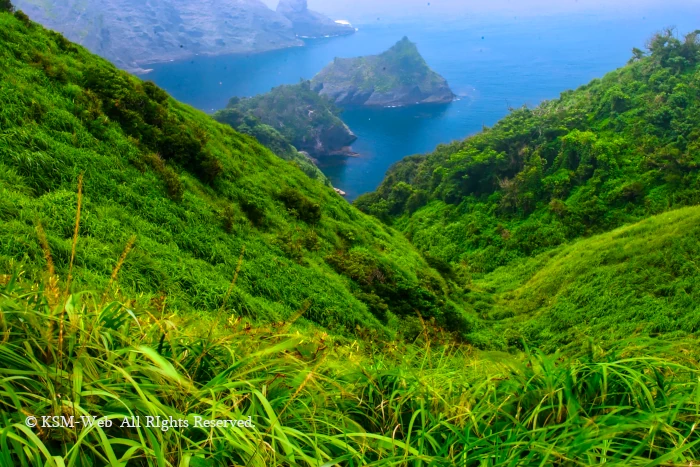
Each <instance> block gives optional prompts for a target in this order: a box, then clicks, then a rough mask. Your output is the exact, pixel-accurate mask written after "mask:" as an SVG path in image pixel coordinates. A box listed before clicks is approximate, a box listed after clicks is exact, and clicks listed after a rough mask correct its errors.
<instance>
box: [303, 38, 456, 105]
mask: <svg viewBox="0 0 700 467" xmlns="http://www.w3.org/2000/svg"><path fill="white" fill-rule="evenodd" d="M311 87H312V89H313V90H314V91H316V92H318V93H319V94H321V95H323V96H328V97H329V98H330V99H332V100H333V101H334V102H335V103H336V104H338V105H341V106H375V107H391V106H408V105H416V104H446V103H449V102H452V101H453V100H454V98H455V95H454V93H453V92H452V90H451V89H450V86H449V85H448V84H447V81H446V80H445V78H443V77H442V76H440V75H438V74H437V73H435V72H434V71H433V70H431V69H430V67H429V66H428V64H427V63H426V62H425V60H424V59H423V57H422V56H421V55H420V53H419V52H418V48H417V47H416V45H415V44H414V43H413V42H411V41H409V40H408V38H407V37H404V38H403V39H402V40H400V41H399V42H398V43H396V45H394V46H393V47H392V48H391V49H389V50H387V51H386V52H384V53H382V54H381V55H370V56H366V57H358V58H336V59H335V60H334V61H333V63H331V64H330V65H328V66H327V67H326V68H324V69H323V70H322V71H321V72H320V73H319V74H318V75H316V76H315V77H314V78H313V79H312V80H311Z"/></svg>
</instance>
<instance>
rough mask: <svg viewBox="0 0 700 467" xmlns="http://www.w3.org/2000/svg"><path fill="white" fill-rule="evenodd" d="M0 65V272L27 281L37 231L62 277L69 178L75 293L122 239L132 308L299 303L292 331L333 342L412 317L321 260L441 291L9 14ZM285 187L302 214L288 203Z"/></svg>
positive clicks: (109, 261) (138, 90) (300, 192)
mask: <svg viewBox="0 0 700 467" xmlns="http://www.w3.org/2000/svg"><path fill="white" fill-rule="evenodd" d="M0 65H1V66H0V221H1V222H0V270H1V271H5V272H7V271H11V270H14V268H15V267H16V265H22V266H21V267H22V268H23V270H24V271H25V272H26V274H27V277H28V278H30V279H33V280H37V279H39V278H40V274H41V271H42V270H44V269H45V265H44V255H43V253H42V250H41V248H40V245H39V242H38V240H37V235H36V226H37V225H38V224H39V223H41V225H43V228H44V229H45V231H46V236H47V238H48V243H49V246H50V248H51V251H53V255H54V260H55V263H56V268H57V271H58V274H59V275H60V276H62V277H64V278H65V275H66V274H67V270H68V267H69V262H70V256H71V250H72V238H73V230H74V224H75V221H74V219H75V216H76V209H77V203H78V197H77V195H76V190H77V185H78V178H79V176H80V175H81V174H82V175H83V177H84V187H83V200H82V219H81V226H80V240H79V245H78V249H79V253H80V254H79V255H78V256H77V261H76V264H75V270H74V281H73V285H75V287H77V288H78V289H81V288H91V289H92V288H96V289H102V288H104V287H106V286H107V284H108V282H109V277H110V271H111V270H112V269H113V266H114V263H115V262H116V260H117V258H118V257H119V255H120V254H121V252H122V251H123V249H124V246H125V245H126V244H127V242H128V241H129V240H130V239H131V238H132V236H134V235H135V236H136V243H135V246H134V251H133V252H132V253H131V254H130V255H129V257H128V258H127V260H126V262H125V264H124V266H123V268H122V273H121V274H122V279H121V281H120V288H121V290H122V291H123V292H124V293H125V294H126V295H128V296H130V297H131V298H132V299H133V300H134V301H136V302H138V303H139V304H140V305H144V306H146V305H148V304H149V303H150V302H152V301H153V300H161V299H163V300H165V303H166V308H167V310H168V312H171V313H179V314H189V313H200V314H207V313H219V312H234V313H236V314H238V315H240V316H244V317H246V318H249V319H251V320H254V321H256V322H267V323H273V322H274V323H280V322H284V321H286V320H287V319H289V318H290V317H291V316H294V315H295V314H296V313H297V312H298V311H299V310H304V315H303V318H302V319H301V320H299V322H298V324H299V325H300V326H321V327H323V328H325V329H328V330H330V331H332V332H334V333H338V334H345V335H352V334H358V333H365V334H367V333H372V332H373V333H377V334H381V335H393V334H396V333H397V332H398V333H406V332H413V331H412V329H413V328H414V327H415V326H417V325H418V322H419V319H418V317H417V314H416V313H415V312H414V310H413V309H411V311H410V316H404V317H401V319H399V317H397V316H396V315H395V314H393V315H392V313H391V311H390V313H389V314H388V315H387V316H385V317H384V318H385V319H384V320H383V321H380V320H378V319H377V318H375V316H374V315H373V314H372V313H371V311H370V310H369V304H374V303H376V302H378V301H379V302H385V301H387V300H388V301H390V297H382V296H376V295H374V296H371V295H369V294H366V293H363V292H362V288H363V287H364V286H365V284H358V283H356V282H355V281H353V280H352V279H351V278H350V277H349V276H347V275H342V274H339V273H337V272H336V270H335V269H334V268H333V267H332V266H331V265H329V264H328V262H327V261H326V258H328V257H332V256H333V255H336V254H350V253H352V252H353V251H355V250H359V251H362V252H363V254H368V255H369V257H370V258H371V261H372V262H375V263H376V264H377V265H381V267H382V268H383V269H385V270H388V271H391V277H392V278H393V279H392V280H395V281H400V282H401V283H402V284H404V283H406V284H410V285H411V287H415V288H416V289H420V290H425V293H426V294H428V295H430V296H431V297H434V301H436V302H438V301H441V302H443V303H446V304H447V303H448V302H449V300H448V299H447V298H446V295H445V294H446V292H447V290H448V289H449V285H448V284H447V283H446V282H445V281H444V280H443V279H442V278H441V277H440V275H439V274H438V273H437V272H435V271H434V270H432V269H431V268H430V267H429V266H428V265H427V264H426V262H425V261H424V260H423V258H422V257H421V256H420V254H419V253H418V252H417V251H416V250H415V249H414V248H413V247H412V246H411V245H410V243H409V242H408V241H406V239H405V238H403V236H402V235H401V234H399V233H397V232H396V231H394V230H391V229H388V228H387V227H385V226H383V225H382V224H381V223H379V222H378V221H376V220H375V219H373V218H371V217H369V216H366V215H364V214H362V213H360V212H359V211H357V210H356V209H354V208H353V207H351V206H350V205H348V203H347V202H346V201H345V200H344V199H342V198H341V197H340V196H338V195H337V194H336V193H335V192H334V191H333V190H332V188H330V187H327V186H325V185H324V184H323V183H322V182H320V181H316V180H312V179H310V178H309V177H308V176H306V175H305V174H304V173H303V172H302V171H301V170H299V169H298V168H297V167H296V165H295V164H294V163H293V162H285V161H283V160H281V159H279V158H278V157H276V156H275V155H273V154H272V153H271V152H270V151H269V150H268V149H266V148H264V147H263V146H262V145H260V144H259V143H258V142H257V141H256V140H254V139H253V138H251V137H249V136H246V135H242V134H240V133H237V132H235V131H234V130H232V129H231V128H229V127H227V126H225V125H222V124H219V123H216V122H215V121H214V120H212V119H211V118H210V117H209V116H207V115H205V114H203V113H201V112H199V111H196V110H194V109H192V108H190V107H187V106H185V105H182V104H180V103H178V102H176V101H174V100H172V99H170V98H169V97H168V96H167V94H165V93H164V92H163V91H161V90H160V89H158V88H157V87H156V86H155V85H153V84H152V83H143V82H141V81H140V80H138V79H136V78H134V77H132V76H129V75H128V74H126V73H124V72H122V71H119V70H117V69H116V68H114V67H113V66H112V65H111V64H109V63H108V62H106V61H104V60H102V59H99V58H98V57H95V56H94V55H91V54H90V53H88V52H87V51H86V50H84V49H83V48H81V47H78V46H76V45H73V44H71V43H70V42H68V41H67V40H65V39H64V38H63V37H62V36H60V35H58V34H56V33H53V32H49V31H46V30H44V29H43V28H41V27H40V26H39V25H36V24H34V23H31V22H30V21H29V20H28V19H26V18H25V17H22V16H21V15H18V17H17V18H15V17H13V16H11V15H9V14H0ZM283 193H287V195H284V196H283ZM289 193H291V194H292V195H293V197H296V198H298V202H297V203H296V204H295V206H302V207H304V209H306V210H307V211H308V212H298V211H296V210H295V209H289V207H288V204H289V203H287V204H285V201H284V198H285V196H286V198H289ZM309 210H311V211H318V212H315V213H314V214H313V215H311V216H309V212H311V211H309ZM309 219H311V221H309ZM244 248H245V255H244V261H243V263H242V268H241V270H240V271H239V274H238V281H237V285H236V287H235V289H234V290H232V291H231V293H230V296H229V299H228V300H227V302H226V306H224V298H225V297H226V295H227V292H228V290H229V286H230V283H231V280H232V278H233V277H234V274H235V272H236V268H237V264H238V259H239V256H240V254H241V251H242V250H243V249H244ZM377 267H379V266H377ZM378 280H379V281H384V280H385V279H382V278H379V279H378ZM385 285H386V286H390V285H391V284H388V283H387V284H385ZM389 306H391V303H389ZM445 306H447V305H445ZM450 309H451V308H450ZM437 318H438V320H439V319H440V313H438V316H437Z"/></svg>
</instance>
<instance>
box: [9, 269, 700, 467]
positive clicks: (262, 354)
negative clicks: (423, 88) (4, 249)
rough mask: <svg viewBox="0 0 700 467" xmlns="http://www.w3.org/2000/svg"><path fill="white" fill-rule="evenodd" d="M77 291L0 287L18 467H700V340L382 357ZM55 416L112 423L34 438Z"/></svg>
mask: <svg viewBox="0 0 700 467" xmlns="http://www.w3.org/2000/svg"><path fill="white" fill-rule="evenodd" d="M116 272H117V273H120V271H118V270H117V271H116ZM63 285H64V284H63V283H61V282H58V283H57V282H56V281H54V280H49V281H48V282H46V283H43V284H42V287H41V288H42V290H41V291H38V290H37V289H36V287H35V286H34V284H33V283H29V284H27V283H24V282H23V281H22V280H21V278H18V277H17V276H13V277H4V278H3V280H2V282H0V306H2V310H3V313H2V315H0V316H1V317H2V329H3V335H4V336H5V338H4V340H3V342H2V343H0V363H1V364H0V381H2V386H1V387H0V417H2V420H3V427H2V428H1V429H0V464H1V465H3V466H5V465H7V466H15V465H22V466H30V465H31V466H39V467H44V466H46V467H59V466H69V467H83V466H85V467H89V466H96V465H100V466H102V465H107V466H110V467H120V466H124V465H128V466H158V467H171V466H172V467H174V466H192V467H228V466H231V465H248V466H255V467H258V466H259V467H269V466H304V467H306V466H314V467H321V466H326V465H347V466H358V467H359V466H377V467H383V466H387V467H388V466H416V467H419V466H425V465H432V466H444V467H449V466H454V465H464V466H469V467H472V466H473V467H492V466H494V467H495V466H541V467H545V466H562V467H563V466H585V465H601V464H605V465H610V466H616V467H623V466H625V467H628V466H640V467H641V466H671V465H692V462H693V460H694V459H697V458H698V457H699V456H700V439H699V438H698V435H697V430H696V428H697V419H698V413H700V404H699V402H698V394H700V382H699V381H700V372H699V371H698V361H697V356H693V352H696V351H697V348H696V345H695V342H689V343H687V344H681V345H677V346H669V345H667V344H665V343H664V342H662V341H653V340H652V341H649V342H644V343H643V342H641V341H637V342H629V341H627V342H619V343H618V344H617V346H616V347H614V348H612V349H606V350H603V349H601V348H598V347H595V346H591V347H588V348H584V349H580V351H579V352H578V353H577V356H576V358H569V357H564V356H562V355H551V356H545V355H543V354H540V353H539V352H530V353H526V354H522V355H497V354H492V355H488V354H477V353H472V352H469V351H468V349H466V348H464V347H462V348H455V347H452V346H450V345H444V344H440V343H439V341H438V342H436V341H434V340H432V341H431V339H434V337H431V336H430V334H429V333H428V332H427V330H426V334H425V335H424V336H423V338H422V339H421V341H420V342H422V345H420V346H419V345H412V346H404V345H399V346H396V344H395V343H383V342H380V341H375V342H374V343H373V344H372V345H371V348H370V347H369V345H368V346H367V347H365V346H363V345H359V346H358V345H357V343H354V344H352V345H347V344H346V345H340V343H338V342H337V341H334V340H332V338H329V337H328V336H326V335H325V334H324V335H321V334H312V333H306V334H305V335H304V336H301V335H299V334H296V335H288V334H287V332H288V328H282V329H279V328H272V329H271V328H250V327H247V326H245V325H244V323H242V322H241V321H240V320H238V319H236V318H235V317H233V316H231V317H226V316H222V317H220V318H219V319H212V317H211V316H207V317H202V318H200V319H193V318H192V317H190V318H188V319H185V320H182V319H177V318H175V317H172V316H163V314H162V310H161V309H159V308H151V309H142V310H138V311H136V312H134V311H131V309H130V308H129V307H128V306H126V305H125V304H123V303H120V302H118V301H113V299H112V297H109V296H104V295H102V296H100V295H95V294H91V293H90V292H87V291H85V292H82V293H77V294H74V295H69V296H66V295H63V294H62V290H63ZM57 287H58V290H56V288H57ZM695 355H697V354H695ZM43 416H63V417H66V418H68V417H70V416H74V417H75V419H76V420H80V417H96V419H95V420H96V421H95V422H94V425H92V426H91V425H90V424H87V425H84V424H75V426H74V427H66V428H47V427H43V428H42V427H39V428H29V427H27V426H26V425H25V420H26V419H27V417H38V418H39V420H41V417H43ZM137 417H138V418H137ZM147 417H152V420H154V422H153V423H151V424H150V425H149V424H148V419H147ZM156 417H160V419H157V418H156ZM170 417H172V420H175V421H177V422H175V423H176V424H177V426H173V422H171V421H170V420H171V419H170ZM249 417H250V418H249ZM198 418H199V419H200V420H207V421H209V420H250V425H251V426H250V427H247V428H231V427H223V426H213V427H203V426H198V425H197V423H198V422H197V420H198ZM125 419H126V420H127V422H126V425H125V424H124V423H125V422H124V420H125ZM133 420H139V421H140V423H139V424H137V423H136V422H134V421H133ZM158 420H159V421H158ZM179 420H183V421H186V422H187V424H186V425H185V424H183V423H180V422H179ZM98 421H99V422H101V423H102V426H100V425H98V424H97V422H98ZM155 421H157V422H155ZM109 423H111V426H104V425H108V424H109ZM200 424H201V421H200ZM139 425H140V426H139Z"/></svg>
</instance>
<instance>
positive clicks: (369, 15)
mask: <svg viewBox="0 0 700 467" xmlns="http://www.w3.org/2000/svg"><path fill="white" fill-rule="evenodd" d="M263 1H264V2H265V3H266V4H268V5H269V6H270V7H271V8H276V6H277V0H263ZM308 1H309V8H311V9H312V10H316V11H319V12H322V13H325V14H327V15H328V16H330V17H331V18H333V19H347V20H349V21H351V22H355V23H362V22H368V21H376V20H377V18H381V20H382V21H402V20H409V19H416V18H425V19H431V20H435V19H439V18H450V19H452V20H454V19H455V17H460V16H462V17H464V16H483V15H489V16H504V17H513V16H533V15H535V16H542V15H559V14H572V13H583V14H585V13H588V12H595V13H601V12H608V13H610V14H613V15H619V14H629V13H632V12H634V10H637V9H640V8H648V7H654V6H658V7H664V8H673V6H674V5H684V6H690V5H698V6H700V0H430V1H428V0H308ZM698 20H699V23H700V18H698Z"/></svg>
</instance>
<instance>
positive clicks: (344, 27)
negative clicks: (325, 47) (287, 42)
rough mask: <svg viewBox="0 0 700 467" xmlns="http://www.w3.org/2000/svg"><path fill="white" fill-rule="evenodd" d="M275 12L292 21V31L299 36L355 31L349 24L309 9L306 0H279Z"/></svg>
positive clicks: (319, 35)
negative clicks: (338, 21)
mask: <svg viewBox="0 0 700 467" xmlns="http://www.w3.org/2000/svg"><path fill="white" fill-rule="evenodd" d="M277 12H278V13H279V14H281V15H282V16H284V17H285V18H287V19H288V20H290V21H291V22H292V27H293V29H294V33H295V34H296V35H297V36H299V37H303V38H318V37H332V36H345V35H348V34H352V33H354V32H355V28H353V27H352V26H350V25H349V24H341V23H337V22H335V21H333V20H331V19H330V18H327V17H326V16H324V15H322V14H321V13H316V12H315V11H311V10H309V7H308V5H307V0H280V3H279V5H278V6H277Z"/></svg>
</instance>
